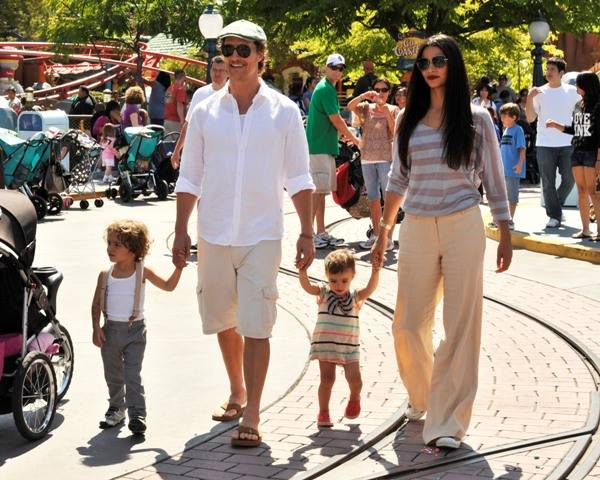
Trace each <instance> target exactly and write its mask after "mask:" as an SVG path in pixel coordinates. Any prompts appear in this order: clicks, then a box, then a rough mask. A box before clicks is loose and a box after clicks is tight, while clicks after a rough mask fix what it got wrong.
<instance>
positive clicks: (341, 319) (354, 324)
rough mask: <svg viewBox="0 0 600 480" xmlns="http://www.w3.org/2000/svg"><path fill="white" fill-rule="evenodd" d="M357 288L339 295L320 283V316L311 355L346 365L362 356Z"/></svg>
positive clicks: (313, 336)
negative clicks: (344, 294) (342, 296)
mask: <svg viewBox="0 0 600 480" xmlns="http://www.w3.org/2000/svg"><path fill="white" fill-rule="evenodd" d="M356 295H357V291H356V290H354V291H353V292H349V293H348V294H347V295H346V297H344V298H340V297H338V296H337V295H336V294H335V293H333V292H332V291H331V290H330V289H329V287H328V286H327V285H322V286H321V294H320V295H319V318H318V319H317V324H316V325H315V330H314V332H313V335H312V340H311V343H310V359H311V360H320V361H323V362H331V363H336V364H338V365H345V364H347V363H353V362H358V360H359V348H360V343H359V336H358V334H359V326H358V311H359V310H360V305H359V303H358V301H357V296H356Z"/></svg>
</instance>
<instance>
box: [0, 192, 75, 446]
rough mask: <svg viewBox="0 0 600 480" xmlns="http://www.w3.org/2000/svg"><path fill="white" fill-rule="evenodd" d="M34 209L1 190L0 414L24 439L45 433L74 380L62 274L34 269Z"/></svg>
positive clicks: (53, 269)
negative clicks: (61, 301) (61, 315)
mask: <svg viewBox="0 0 600 480" xmlns="http://www.w3.org/2000/svg"><path fill="white" fill-rule="evenodd" d="M35 233H36V213H35V209H34V208H33V206H32V204H31V202H30V201H29V200H28V199H27V198H26V197H25V196H24V195H22V194H21V193H19V192H16V191H11V190H0V415H1V414H8V413H11V412H12V414H13V417H14V420H15V424H16V426H17V429H18V430H19V432H20V433H21V434H22V435H23V437H25V438H26V439H28V440H32V441H33V440H38V439H40V438H42V437H44V436H45V435H46V434H47V433H48V431H49V430H50V428H51V427H52V421H53V419H54V415H55V413H56V408H57V406H58V403H59V402H60V400H61V399H62V398H63V397H64V395H65V394H66V393H67V390H68V389H69V386H70V384H71V379H72V378H73V366H74V355H73V343H72V341H71V337H70V335H69V332H68V331H67V329H66V328H65V327H64V326H63V325H61V324H60V323H59V321H58V320H57V318H56V297H57V293H58V288H59V286H60V283H61V281H62V278H63V277H62V274H61V273H60V272H58V271H57V270H56V269H55V268H52V267H45V268H34V267H32V263H33V259H34V254H35Z"/></svg>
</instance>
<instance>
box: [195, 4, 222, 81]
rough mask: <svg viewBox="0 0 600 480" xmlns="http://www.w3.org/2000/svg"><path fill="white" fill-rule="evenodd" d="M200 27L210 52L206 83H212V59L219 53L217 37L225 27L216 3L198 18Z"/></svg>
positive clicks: (209, 6) (207, 49)
mask: <svg viewBox="0 0 600 480" xmlns="http://www.w3.org/2000/svg"><path fill="white" fill-rule="evenodd" d="M198 27H199V28H200V33H201V34H202V36H203V37H204V38H205V40H206V51H207V53H208V61H207V62H206V63H207V64H206V83H207V84H208V83H210V82H211V81H212V80H211V78H210V67H211V65H212V59H213V57H214V56H215V55H216V53H217V37H218V36H219V33H221V29H222V28H223V17H222V16H221V14H220V13H219V11H218V10H217V9H216V7H215V6H214V5H212V4H211V5H208V6H207V7H206V10H204V12H202V15H200V18H199V19H198Z"/></svg>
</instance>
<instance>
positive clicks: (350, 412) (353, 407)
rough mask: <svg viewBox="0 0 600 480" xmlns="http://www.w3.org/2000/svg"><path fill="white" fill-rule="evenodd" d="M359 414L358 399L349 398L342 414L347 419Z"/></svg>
mask: <svg viewBox="0 0 600 480" xmlns="http://www.w3.org/2000/svg"><path fill="white" fill-rule="evenodd" d="M359 415H360V400H349V401H348V405H346V411H345V412H344V416H345V417H346V418H347V419H349V420H354V419H355V418H357V417H358V416H359Z"/></svg>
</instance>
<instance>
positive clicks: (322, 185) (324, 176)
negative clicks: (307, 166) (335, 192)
mask: <svg viewBox="0 0 600 480" xmlns="http://www.w3.org/2000/svg"><path fill="white" fill-rule="evenodd" d="M330 177H331V175H329V173H328V172H313V173H312V179H313V183H314V184H315V189H316V191H317V192H323V191H327V192H329V191H331V178H330Z"/></svg>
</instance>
